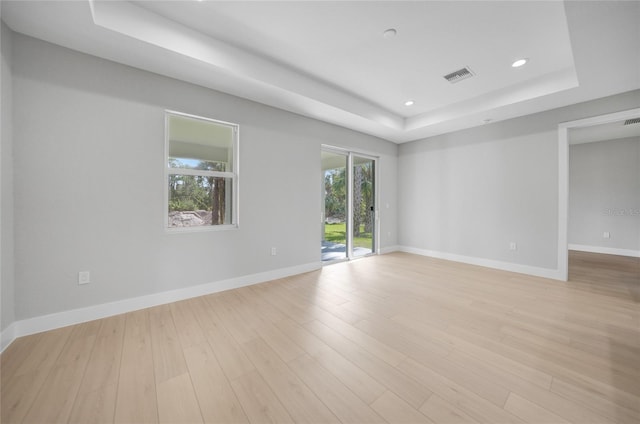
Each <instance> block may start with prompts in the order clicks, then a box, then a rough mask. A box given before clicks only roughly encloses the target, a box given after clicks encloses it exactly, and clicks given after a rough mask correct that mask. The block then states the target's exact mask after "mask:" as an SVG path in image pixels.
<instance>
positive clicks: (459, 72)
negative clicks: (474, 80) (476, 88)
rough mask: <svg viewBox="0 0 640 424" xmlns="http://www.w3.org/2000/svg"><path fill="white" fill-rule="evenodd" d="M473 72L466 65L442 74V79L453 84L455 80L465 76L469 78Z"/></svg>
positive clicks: (460, 79) (463, 78) (457, 80)
mask: <svg viewBox="0 0 640 424" xmlns="http://www.w3.org/2000/svg"><path fill="white" fill-rule="evenodd" d="M473 75H474V73H473V72H472V71H471V69H469V68H468V67H465V68H462V69H458V70H457V71H454V72H451V73H450V74H447V75H445V76H444V79H446V80H447V81H449V82H450V83H451V84H455V83H456V82H459V81H462V80H465V79H467V78H471V77H472V76H473Z"/></svg>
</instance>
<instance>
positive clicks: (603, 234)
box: [602, 231, 611, 238]
mask: <svg viewBox="0 0 640 424" xmlns="http://www.w3.org/2000/svg"><path fill="white" fill-rule="evenodd" d="M602 237H603V238H611V233H610V232H609V231H605V232H604V233H602Z"/></svg>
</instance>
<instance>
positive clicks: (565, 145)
mask: <svg viewBox="0 0 640 424" xmlns="http://www.w3.org/2000/svg"><path fill="white" fill-rule="evenodd" d="M639 115H640V108H638V109H631V110H627V111H622V112H616V113H611V114H606V115H601V116H594V117H591V118H586V119H580V120H577V121H571V122H565V123H562V124H560V125H558V140H559V143H558V158H559V178H558V184H559V186H558V194H559V199H558V200H559V202H558V278H559V279H560V280H563V281H568V278H569V237H568V226H569V225H568V224H569V222H568V221H569V153H570V149H569V144H570V139H571V133H572V132H573V131H576V130H583V129H588V128H591V129H595V128H596V127H602V126H604V125H606V124H611V123H615V122H620V121H625V120H627V119H634V118H637V117H638V116H639ZM604 236H605V237H606V234H605V235H604ZM638 236H639V237H640V234H639V235H638Z"/></svg>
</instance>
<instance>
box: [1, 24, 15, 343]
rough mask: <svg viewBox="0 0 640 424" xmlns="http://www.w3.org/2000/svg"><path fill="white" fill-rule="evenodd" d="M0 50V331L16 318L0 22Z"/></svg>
mask: <svg viewBox="0 0 640 424" xmlns="http://www.w3.org/2000/svg"><path fill="white" fill-rule="evenodd" d="M0 30H1V35H0V37H1V40H0V50H1V52H2V64H1V66H2V68H1V69H0V98H1V99H2V100H1V104H0V128H1V134H0V171H1V172H0V240H1V244H0V299H1V302H0V311H1V312H0V331H2V330H4V329H5V328H7V326H9V325H10V324H11V323H12V322H13V321H14V319H15V309H14V301H15V297H14V267H13V163H12V154H13V153H12V146H11V137H12V131H11V119H12V118H11V102H12V87H11V84H12V82H11V31H10V30H9V29H8V28H7V27H6V26H5V25H4V23H2V24H1V28H0Z"/></svg>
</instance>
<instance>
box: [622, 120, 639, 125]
mask: <svg viewBox="0 0 640 424" xmlns="http://www.w3.org/2000/svg"><path fill="white" fill-rule="evenodd" d="M624 124H625V125H633V124H640V118H632V119H627V120H626V121H624Z"/></svg>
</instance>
